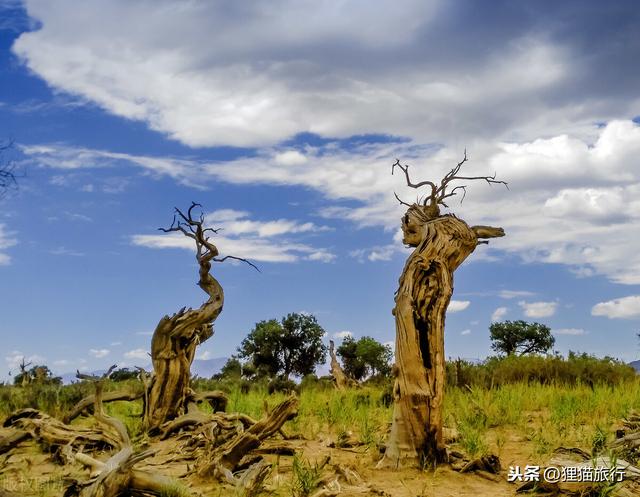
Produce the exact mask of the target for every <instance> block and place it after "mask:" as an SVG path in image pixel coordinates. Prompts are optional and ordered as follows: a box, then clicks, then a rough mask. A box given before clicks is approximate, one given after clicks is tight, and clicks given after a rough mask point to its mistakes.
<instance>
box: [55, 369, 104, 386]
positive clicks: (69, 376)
mask: <svg viewBox="0 0 640 497" xmlns="http://www.w3.org/2000/svg"><path fill="white" fill-rule="evenodd" d="M106 372H107V370H106V369H99V370H97V371H81V373H83V374H90V375H92V376H102V375H103V374H105V373H106ZM53 376H60V378H62V384H63V385H68V384H69V383H76V382H78V381H80V380H79V379H78V378H76V373H75V372H73V373H64V374H61V375H56V374H54V375H53Z"/></svg>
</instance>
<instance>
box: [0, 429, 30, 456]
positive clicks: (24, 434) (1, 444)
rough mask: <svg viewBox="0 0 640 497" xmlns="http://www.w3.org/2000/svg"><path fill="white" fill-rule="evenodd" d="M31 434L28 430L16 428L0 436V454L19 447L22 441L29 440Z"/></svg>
mask: <svg viewBox="0 0 640 497" xmlns="http://www.w3.org/2000/svg"><path fill="white" fill-rule="evenodd" d="M30 436H31V435H30V434H29V432H28V431H25V430H17V429H14V430H12V431H11V433H10V434H9V435H7V436H5V437H3V438H0V454H4V453H5V452H9V451H10V450H12V449H14V448H15V447H17V446H18V445H19V444H20V443H21V442H22V441H24V440H27V439H28V438H29V437H30Z"/></svg>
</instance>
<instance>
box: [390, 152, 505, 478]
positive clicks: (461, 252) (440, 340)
mask: <svg viewBox="0 0 640 497" xmlns="http://www.w3.org/2000/svg"><path fill="white" fill-rule="evenodd" d="M466 161H467V156H466V153H465V156H464V159H463V160H462V161H461V162H459V163H458V164H457V165H456V166H455V167H454V168H453V169H452V170H451V171H450V172H449V173H448V174H447V175H445V177H444V178H443V179H442V180H441V182H440V185H436V183H434V182H431V181H422V182H419V183H413V182H412V181H411V179H410V177H409V166H405V165H402V164H400V162H399V161H396V163H395V164H394V165H393V167H392V173H393V171H394V169H395V168H396V167H397V168H399V169H400V170H401V171H402V172H403V173H404V175H405V178H406V181H407V185H408V186H410V187H412V188H420V187H423V186H429V187H430V188H431V192H430V194H428V195H427V197H426V198H425V200H424V202H423V203H421V204H418V203H416V204H413V205H410V204H407V203H405V202H402V200H400V199H399V198H398V197H397V195H396V198H398V200H400V202H401V203H402V204H403V205H406V206H408V210H407V212H406V214H405V215H404V217H403V218H402V231H403V234H404V238H403V242H404V243H405V244H406V245H409V246H410V247H414V248H415V250H414V251H413V252H412V253H411V255H410V256H409V258H408V259H407V262H406V264H405V267H404V270H403V271H402V275H401V276H400V281H399V287H398V291H397V293H396V298H395V307H394V310H393V314H394V315H395V322H396V344H395V345H396V350H395V361H396V363H395V367H394V375H395V384H394V388H393V396H394V409H393V422H392V426H391V433H390V436H389V440H388V442H387V449H386V451H385V454H384V458H383V459H382V460H381V461H380V463H379V466H380V467H390V468H397V467H400V466H405V465H409V466H416V465H419V464H425V463H427V464H436V463H439V462H446V460H447V452H446V446H445V443H444V436H443V430H442V425H443V413H442V410H443V401H444V380H445V356H444V322H445V315H446V311H447V306H448V305H449V301H450V299H451V295H452V293H453V273H454V271H455V270H456V268H457V267H458V266H459V265H460V264H461V263H462V262H463V261H464V260H465V259H466V258H467V257H468V256H469V255H470V254H471V253H472V252H473V251H474V250H475V248H476V246H477V245H478V244H480V243H486V242H484V241H480V239H483V238H493V237H500V236H504V231H503V230H502V228H494V227H491V226H473V227H471V226H468V225H467V223H465V222H464V221H463V220H461V219H458V218H457V217H455V216H454V215H451V214H447V215H441V214H440V206H444V207H447V205H446V203H445V199H447V198H449V197H452V196H454V195H456V194H457V193H459V192H463V193H466V187H465V186H464V185H459V186H455V187H454V188H452V189H451V190H448V188H449V187H450V183H451V182H453V181H456V180H484V181H486V182H488V183H489V184H493V183H502V184H505V185H506V183H504V182H502V181H497V180H496V179H495V177H491V176H477V177H468V176H461V175H460V174H459V173H460V169H461V167H462V165H463V164H464V163H465V162H466Z"/></svg>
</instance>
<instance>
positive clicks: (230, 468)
mask: <svg viewBox="0 0 640 497" xmlns="http://www.w3.org/2000/svg"><path fill="white" fill-rule="evenodd" d="M297 414H298V399H297V398H296V397H289V398H288V399H287V400H285V401H284V402H282V403H280V404H279V405H277V406H276V407H275V408H274V409H273V410H272V411H271V413H270V414H269V415H267V416H266V417H264V418H262V419H261V420H259V421H257V422H256V423H255V424H253V425H252V426H251V427H250V428H249V429H247V430H246V431H244V432H241V433H238V434H237V435H236V436H235V437H233V438H231V439H230V440H228V441H227V442H225V443H224V444H222V445H219V446H216V447H213V448H212V449H209V450H205V452H204V454H203V455H201V456H200V458H199V461H198V463H197V472H198V474H199V475H200V476H207V475H214V476H216V477H218V478H224V479H226V480H227V481H234V477H233V473H234V471H237V469H238V465H239V463H240V461H241V460H242V458H243V457H244V456H245V455H247V454H248V453H249V452H251V451H252V450H253V449H255V448H257V447H258V446H259V445H260V444H261V443H262V441H263V440H265V439H266V438H268V437H271V436H273V435H274V434H275V433H277V432H278V431H279V430H280V429H281V428H282V425H283V424H284V423H285V422H287V421H288V420H289V419H291V418H293V417H295V416H297Z"/></svg>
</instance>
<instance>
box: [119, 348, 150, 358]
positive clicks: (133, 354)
mask: <svg viewBox="0 0 640 497" xmlns="http://www.w3.org/2000/svg"><path fill="white" fill-rule="evenodd" d="M124 356H125V357H126V358H127V359H147V358H148V357H149V354H148V353H147V351H146V350H145V349H133V350H129V351H127V352H125V353H124Z"/></svg>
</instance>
